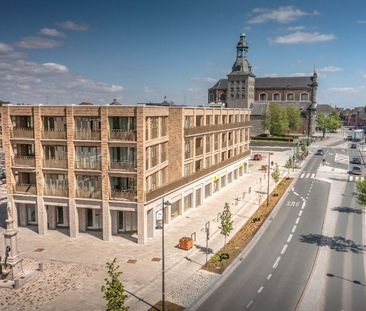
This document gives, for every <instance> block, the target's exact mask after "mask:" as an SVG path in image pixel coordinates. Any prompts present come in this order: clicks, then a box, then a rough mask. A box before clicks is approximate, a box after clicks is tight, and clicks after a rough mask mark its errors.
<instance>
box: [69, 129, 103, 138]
mask: <svg viewBox="0 0 366 311" xmlns="http://www.w3.org/2000/svg"><path fill="white" fill-rule="evenodd" d="M75 139H82V140H100V131H89V130H75Z"/></svg>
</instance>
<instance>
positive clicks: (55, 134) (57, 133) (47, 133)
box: [42, 130, 66, 139]
mask: <svg viewBox="0 0 366 311" xmlns="http://www.w3.org/2000/svg"><path fill="white" fill-rule="evenodd" d="M42 138H45V139H66V132H65V131H64V130H43V133H42Z"/></svg>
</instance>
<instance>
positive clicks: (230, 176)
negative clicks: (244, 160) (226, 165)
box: [227, 172, 233, 184]
mask: <svg viewBox="0 0 366 311" xmlns="http://www.w3.org/2000/svg"><path fill="white" fill-rule="evenodd" d="M232 181H233V173H232V172H230V173H229V174H227V183H228V184H230V183H231V182H232Z"/></svg>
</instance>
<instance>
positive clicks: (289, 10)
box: [0, 0, 366, 107]
mask: <svg viewBox="0 0 366 311" xmlns="http://www.w3.org/2000/svg"><path fill="white" fill-rule="evenodd" d="M0 7H1V12H2V18H1V19H0V99H2V100H10V101H12V102H24V103H46V102H48V103H52V104H56V103H60V104H64V103H79V102H81V101H90V102H93V103H110V102H111V101H112V99H113V98H117V99H118V100H119V101H120V102H121V103H125V104H135V103H137V102H149V101H152V102H157V101H162V100H163V98H164V96H167V98H168V99H169V100H173V101H174V102H176V103H179V104H184V103H186V104H199V103H202V102H206V101H207V89H208V88H209V87H210V86H212V85H213V84H214V83H215V81H217V80H218V79H219V78H225V76H226V74H227V73H228V72H229V70H230V68H231V66H232V64H233V62H234V60H235V45H236V43H237V41H238V38H239V34H240V32H242V31H244V32H246V33H247V36H248V42H249V55H248V56H249V61H250V63H251V64H252V66H253V72H254V74H255V75H257V76H268V75H271V76H276V75H286V76H289V75H301V74H310V73H311V72H312V70H313V68H314V66H315V68H316V70H317V71H318V72H319V90H318V102H319V103H329V104H332V105H337V106H342V107H352V106H361V105H365V103H366V62H365V55H366V53H365V52H366V51H365V47H366V40H365V37H366V36H365V35H366V3H365V2H364V1H347V5H345V4H344V1H339V0H336V1H291V2H289V1H243V0H242V1H237V0H230V1H226V2H224V3H223V2H222V1H216V0H211V1H208V0H207V1H203V0H202V1H199V0H174V1H172V0H155V1H153V0H145V1H142V0H141V1H138V0H124V1H122V0H121V1H112V0H109V1H92V0H89V1H86V0H85V1H76V0H74V1H71V0H67V1H66V0H64V1H36V0H33V1H17V0H13V1H4V0H3V1H1V2H0Z"/></svg>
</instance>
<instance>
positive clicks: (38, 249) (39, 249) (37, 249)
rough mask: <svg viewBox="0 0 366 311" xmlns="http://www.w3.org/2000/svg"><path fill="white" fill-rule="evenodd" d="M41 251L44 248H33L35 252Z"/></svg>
mask: <svg viewBox="0 0 366 311" xmlns="http://www.w3.org/2000/svg"><path fill="white" fill-rule="evenodd" d="M43 251H44V248H36V249H35V250H34V252H36V253H40V252H43Z"/></svg>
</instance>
